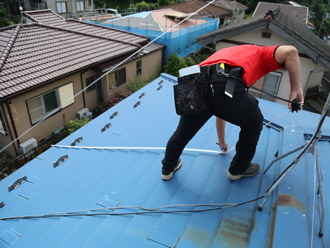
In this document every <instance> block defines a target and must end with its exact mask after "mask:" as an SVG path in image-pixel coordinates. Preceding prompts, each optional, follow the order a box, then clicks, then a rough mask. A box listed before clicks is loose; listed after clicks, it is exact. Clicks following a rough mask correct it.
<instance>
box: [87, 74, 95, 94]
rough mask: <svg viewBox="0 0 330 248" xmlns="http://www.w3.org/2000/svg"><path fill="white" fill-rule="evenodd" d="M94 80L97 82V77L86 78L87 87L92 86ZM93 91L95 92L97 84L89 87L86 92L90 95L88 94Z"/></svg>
mask: <svg viewBox="0 0 330 248" xmlns="http://www.w3.org/2000/svg"><path fill="white" fill-rule="evenodd" d="M94 80H95V77H94V76H91V77H88V78H86V87H87V86H88V85H90V84H91V83H93V82H94ZM92 90H95V84H93V85H92V86H90V87H88V88H87V90H86V91H87V93H88V92H91V91H92Z"/></svg>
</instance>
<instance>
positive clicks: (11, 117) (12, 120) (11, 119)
mask: <svg viewBox="0 0 330 248" xmlns="http://www.w3.org/2000/svg"><path fill="white" fill-rule="evenodd" d="M9 102H10V103H11V99H9V100H8V101H7V102H6V105H7V109H8V113H9V117H10V121H11V123H12V125H13V129H14V134H15V137H16V139H17V144H18V147H19V146H20V142H19V139H18V135H17V130H16V127H15V123H14V119H13V115H12V114H11V111H10V107H9ZM8 126H9V125H8Z"/></svg>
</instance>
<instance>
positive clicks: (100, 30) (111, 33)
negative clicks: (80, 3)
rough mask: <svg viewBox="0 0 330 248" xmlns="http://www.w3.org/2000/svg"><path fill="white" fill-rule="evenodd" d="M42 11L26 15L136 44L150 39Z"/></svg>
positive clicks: (61, 26) (69, 28) (42, 21)
mask: <svg viewBox="0 0 330 248" xmlns="http://www.w3.org/2000/svg"><path fill="white" fill-rule="evenodd" d="M42 12H43V13H40V11H29V12H24V15H25V16H26V17H27V18H30V19H31V20H32V21H35V22H39V23H43V24H46V25H51V26H54V27H59V28H62V29H66V30H72V31H77V32H82V33H85V34H92V35H97V36H100V37H105V38H112V39H115V40H117V41H119V40H122V41H123V40H125V41H129V42H131V43H135V44H144V43H146V42H147V41H149V40H150V39H149V38H148V37H147V36H143V35H138V34H134V33H130V32H127V31H123V30H118V29H114V28H110V27H105V26H101V25H96V24H92V23H86V22H82V21H78V20H75V19H68V20H66V19H64V18H62V17H61V16H59V15H57V14H56V13H54V12H53V11H52V10H43V11H42Z"/></svg>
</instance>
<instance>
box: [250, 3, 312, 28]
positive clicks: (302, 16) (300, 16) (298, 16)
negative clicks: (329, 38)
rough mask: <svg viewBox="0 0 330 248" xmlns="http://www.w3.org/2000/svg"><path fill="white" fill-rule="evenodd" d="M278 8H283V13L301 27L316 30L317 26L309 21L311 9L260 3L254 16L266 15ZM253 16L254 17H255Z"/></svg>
mask: <svg viewBox="0 0 330 248" xmlns="http://www.w3.org/2000/svg"><path fill="white" fill-rule="evenodd" d="M276 6H279V7H280V8H281V12H282V13H283V14H285V15H287V16H289V17H291V18H292V19H293V20H295V21H297V22H298V23H299V24H300V25H302V26H304V27H307V28H308V29H314V28H315V26H314V25H313V24H312V23H310V22H309V21H308V20H309V17H310V16H309V9H308V7H305V6H292V5H287V4H279V3H264V2H259V3H258V5H257V7H256V9H255V11H254V13H253V16H256V15H260V14H264V13H266V12H267V11H268V10H270V9H275V8H276ZM253 16H252V17H253Z"/></svg>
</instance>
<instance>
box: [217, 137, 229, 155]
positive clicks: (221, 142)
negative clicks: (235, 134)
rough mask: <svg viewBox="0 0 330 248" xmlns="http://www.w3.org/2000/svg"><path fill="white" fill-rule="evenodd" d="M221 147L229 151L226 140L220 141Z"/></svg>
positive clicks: (224, 150)
mask: <svg viewBox="0 0 330 248" xmlns="http://www.w3.org/2000/svg"><path fill="white" fill-rule="evenodd" d="M218 144H219V147H220V149H221V150H222V151H223V152H227V149H228V144H227V142H226V141H225V140H219V141H218Z"/></svg>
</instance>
